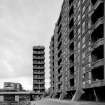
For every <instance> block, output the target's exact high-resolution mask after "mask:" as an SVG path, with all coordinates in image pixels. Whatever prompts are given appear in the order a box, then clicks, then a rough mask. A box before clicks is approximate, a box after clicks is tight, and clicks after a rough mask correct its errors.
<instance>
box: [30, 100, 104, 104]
mask: <svg viewBox="0 0 105 105" xmlns="http://www.w3.org/2000/svg"><path fill="white" fill-rule="evenodd" d="M31 105H105V103H96V102H72V101H67V100H58V99H42V100H39V101H34V102H32V103H31Z"/></svg>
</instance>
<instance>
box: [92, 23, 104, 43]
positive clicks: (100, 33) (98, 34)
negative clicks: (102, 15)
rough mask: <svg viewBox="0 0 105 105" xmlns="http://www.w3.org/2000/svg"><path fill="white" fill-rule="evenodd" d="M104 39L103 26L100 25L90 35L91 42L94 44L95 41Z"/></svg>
mask: <svg viewBox="0 0 105 105" xmlns="http://www.w3.org/2000/svg"><path fill="white" fill-rule="evenodd" d="M101 38H104V24H100V25H99V26H98V27H97V28H96V29H94V30H93V32H92V34H91V41H92V43H95V42H96V41H97V40H99V39H101Z"/></svg>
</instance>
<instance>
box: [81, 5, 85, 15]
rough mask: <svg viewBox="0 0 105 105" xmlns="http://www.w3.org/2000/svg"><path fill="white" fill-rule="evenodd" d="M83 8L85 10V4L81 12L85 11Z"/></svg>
mask: <svg viewBox="0 0 105 105" xmlns="http://www.w3.org/2000/svg"><path fill="white" fill-rule="evenodd" d="M85 10H86V6H84V7H83V9H82V14H83V13H84V12H85Z"/></svg>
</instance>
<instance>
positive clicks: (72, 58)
mask: <svg viewBox="0 0 105 105" xmlns="http://www.w3.org/2000/svg"><path fill="white" fill-rule="evenodd" d="M69 60H70V65H73V64H74V54H72V55H71V56H70V58H69Z"/></svg>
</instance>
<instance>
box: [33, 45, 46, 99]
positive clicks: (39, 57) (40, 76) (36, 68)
mask: <svg viewBox="0 0 105 105" xmlns="http://www.w3.org/2000/svg"><path fill="white" fill-rule="evenodd" d="M44 50H45V47H44V46H34V47H33V91H34V92H35V94H36V95H35V98H41V97H43V95H44V93H45V52H44Z"/></svg>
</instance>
